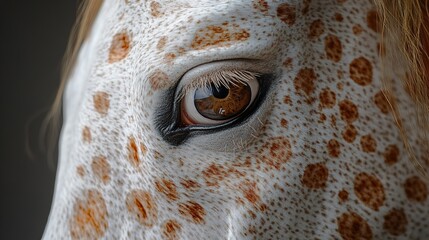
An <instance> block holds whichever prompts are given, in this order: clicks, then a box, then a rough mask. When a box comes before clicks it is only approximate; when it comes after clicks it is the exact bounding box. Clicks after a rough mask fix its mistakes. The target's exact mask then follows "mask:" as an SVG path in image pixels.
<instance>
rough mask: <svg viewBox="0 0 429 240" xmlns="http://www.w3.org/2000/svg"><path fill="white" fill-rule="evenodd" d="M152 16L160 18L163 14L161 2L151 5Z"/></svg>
mask: <svg viewBox="0 0 429 240" xmlns="http://www.w3.org/2000/svg"><path fill="white" fill-rule="evenodd" d="M150 14H151V15H152V16H154V17H160V16H161V15H162V14H161V4H159V2H155V1H153V2H151V3H150Z"/></svg>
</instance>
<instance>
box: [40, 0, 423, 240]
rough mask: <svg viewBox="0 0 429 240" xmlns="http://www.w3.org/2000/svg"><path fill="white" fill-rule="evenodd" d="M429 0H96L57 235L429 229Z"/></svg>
mask: <svg viewBox="0 0 429 240" xmlns="http://www.w3.org/2000/svg"><path fill="white" fill-rule="evenodd" d="M428 6H429V4H428V1H427V0H413V1H389V0H373V1H357V0H281V1H278V0H252V1H250V0H249V1H245V0H234V1H232V0H231V1H230V0H220V1H206V0H201V1H194V0H177V1H171V0H116V1H101V0H94V1H84V2H83V3H82V6H81V8H80V14H79V15H78V19H77V23H76V26H75V28H74V30H73V33H72V37H71V44H70V46H69V48H68V50H67V53H66V55H67V56H68V57H67V59H66V61H65V68H64V69H65V70H64V74H63V76H64V77H63V81H62V83H61V87H60V90H59V92H58V95H57V99H56V101H55V103H54V105H53V110H52V114H51V116H54V115H55V114H58V113H60V112H61V111H62V115H63V124H62V129H61V135H60V140H59V160H58V169H57V177H56V184H55V192H54V197H53V204H52V207H51V212H50V215H49V219H48V223H47V226H46V229H45V232H44V235H43V239H99V238H102V239H345V240H347V239H428V238H429V217H428V216H429V197H428V194H429V193H428V186H429V179H428V178H427V170H428V169H429V151H428V141H427V140H428V137H427V136H428V134H427V133H428V128H429V127H428V125H429V123H428V122H429V121H428V119H429V118H428V116H429V114H428V113H429V110H428V108H429V94H428V93H429V81H428V76H429V74H428V73H429V58H428V55H427V50H428V49H429V31H428V29H429V27H428V26H429V17H428Z"/></svg>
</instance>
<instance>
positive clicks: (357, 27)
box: [352, 24, 363, 35]
mask: <svg viewBox="0 0 429 240" xmlns="http://www.w3.org/2000/svg"><path fill="white" fill-rule="evenodd" d="M352 30H353V33H354V34H355V35H359V34H361V33H362V31H363V29H362V27H361V25H359V24H356V25H354V26H353V28H352Z"/></svg>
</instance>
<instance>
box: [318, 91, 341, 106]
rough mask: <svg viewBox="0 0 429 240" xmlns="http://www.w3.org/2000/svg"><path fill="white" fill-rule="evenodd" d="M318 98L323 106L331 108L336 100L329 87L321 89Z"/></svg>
mask: <svg viewBox="0 0 429 240" xmlns="http://www.w3.org/2000/svg"><path fill="white" fill-rule="evenodd" d="M319 98H320V104H321V106H322V107H323V108H333V107H334V106H335V103H336V101H337V99H336V96H335V93H334V92H333V91H331V90H330V89H329V88H325V89H323V90H322V91H321V92H320V94H319Z"/></svg>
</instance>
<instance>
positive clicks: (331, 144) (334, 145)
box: [327, 139, 341, 157]
mask: <svg viewBox="0 0 429 240" xmlns="http://www.w3.org/2000/svg"><path fill="white" fill-rule="evenodd" d="M327 147H328V153H329V156H331V157H338V156H340V153H341V151H340V143H339V142H338V141H337V140H335V139H331V140H329V141H328V144H327Z"/></svg>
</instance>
